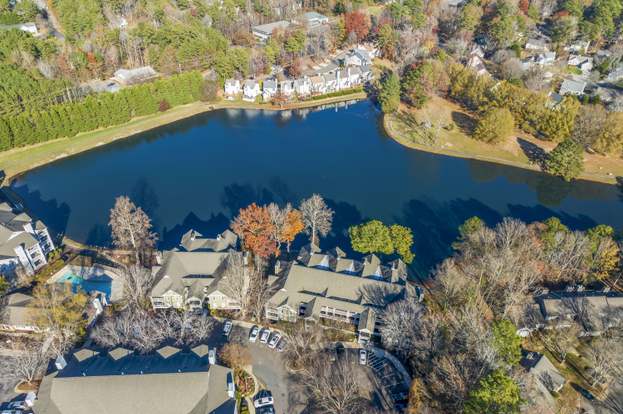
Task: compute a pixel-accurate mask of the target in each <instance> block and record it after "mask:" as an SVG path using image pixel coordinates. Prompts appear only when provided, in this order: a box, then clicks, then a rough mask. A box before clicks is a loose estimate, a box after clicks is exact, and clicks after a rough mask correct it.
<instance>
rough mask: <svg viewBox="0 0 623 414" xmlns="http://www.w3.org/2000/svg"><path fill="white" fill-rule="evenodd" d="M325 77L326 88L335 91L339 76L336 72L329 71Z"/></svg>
mask: <svg viewBox="0 0 623 414" xmlns="http://www.w3.org/2000/svg"><path fill="white" fill-rule="evenodd" d="M323 77H324V83H325V90H326V92H327V93H331V92H335V91H337V90H338V88H337V76H336V74H335V73H327V74H326V75H324V76H323Z"/></svg>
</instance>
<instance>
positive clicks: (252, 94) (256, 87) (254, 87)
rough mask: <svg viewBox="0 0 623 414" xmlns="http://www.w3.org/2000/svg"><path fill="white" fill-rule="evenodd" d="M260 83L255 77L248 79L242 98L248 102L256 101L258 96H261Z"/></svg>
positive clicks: (245, 82)
mask: <svg viewBox="0 0 623 414" xmlns="http://www.w3.org/2000/svg"><path fill="white" fill-rule="evenodd" d="M260 94H261V92H260V83H259V82H258V81H256V80H254V79H248V80H246V81H244V86H243V88H242V100H243V101H247V102H255V99H257V97H258V96H260Z"/></svg>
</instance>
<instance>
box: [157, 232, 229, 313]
mask: <svg viewBox="0 0 623 414" xmlns="http://www.w3.org/2000/svg"><path fill="white" fill-rule="evenodd" d="M237 241H238V238H237V237H236V235H235V234H234V233H232V232H230V231H229V230H227V231H225V232H224V233H221V234H220V235H218V236H217V237H216V238H214V239H209V238H204V237H203V236H202V235H201V234H200V233H198V232H196V231H194V230H190V231H189V232H187V233H186V234H184V236H183V237H182V239H181V242H180V246H179V247H178V248H177V249H175V250H171V251H167V252H164V254H163V256H162V259H161V262H162V264H161V265H158V266H154V267H153V268H152V273H153V274H154V277H155V283H154V287H153V288H152V291H151V293H150V300H151V304H152V307H153V308H154V309H168V308H174V309H188V310H194V309H202V308H203V307H204V306H209V307H210V308H211V309H228V310H236V309H239V308H240V305H239V303H237V302H236V301H235V300H234V299H232V298H230V297H229V296H228V295H227V294H226V293H225V291H227V280H226V277H225V274H224V273H225V267H226V262H227V260H226V259H227V255H228V254H229V253H228V250H231V249H233V248H235V246H236V243H237Z"/></svg>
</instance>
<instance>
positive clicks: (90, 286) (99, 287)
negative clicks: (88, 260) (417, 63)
mask: <svg viewBox="0 0 623 414" xmlns="http://www.w3.org/2000/svg"><path fill="white" fill-rule="evenodd" d="M57 283H70V284H71V289H72V291H73V292H74V293H76V292H78V290H81V291H83V292H85V293H87V294H90V293H91V292H94V291H97V292H102V293H104V294H105V295H106V299H108V300H110V290H111V281H110V280H109V279H108V278H93V279H89V280H86V279H83V278H82V277H80V276H78V275H74V274H71V273H67V274H65V275H64V276H63V277H61V278H60V279H59V280H58V281H57Z"/></svg>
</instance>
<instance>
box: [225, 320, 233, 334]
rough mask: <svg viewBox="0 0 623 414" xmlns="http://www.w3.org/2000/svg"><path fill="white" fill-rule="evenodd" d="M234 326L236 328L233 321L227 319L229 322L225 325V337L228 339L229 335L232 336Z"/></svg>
mask: <svg viewBox="0 0 623 414" xmlns="http://www.w3.org/2000/svg"><path fill="white" fill-rule="evenodd" d="M233 326H234V325H233V324H232V323H231V321H230V320H229V319H227V320H226V321H225V324H224V325H223V335H224V336H225V337H226V338H229V334H231V328H232V327H233Z"/></svg>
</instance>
